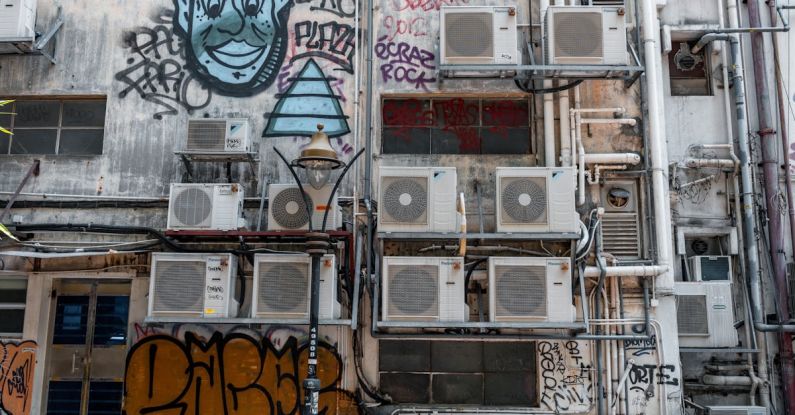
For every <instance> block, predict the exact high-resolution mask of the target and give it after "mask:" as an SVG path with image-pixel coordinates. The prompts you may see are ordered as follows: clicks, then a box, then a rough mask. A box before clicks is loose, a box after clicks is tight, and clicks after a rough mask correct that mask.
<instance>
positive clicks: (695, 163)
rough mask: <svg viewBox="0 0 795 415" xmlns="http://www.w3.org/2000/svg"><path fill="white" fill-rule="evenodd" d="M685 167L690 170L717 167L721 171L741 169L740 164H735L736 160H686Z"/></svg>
mask: <svg viewBox="0 0 795 415" xmlns="http://www.w3.org/2000/svg"><path fill="white" fill-rule="evenodd" d="M685 165H686V166H687V167H690V168H694V169H697V168H701V167H716V168H721V169H732V170H734V169H736V168H738V167H739V162H735V161H734V160H729V159H697V158H687V159H685Z"/></svg>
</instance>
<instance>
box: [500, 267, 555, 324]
mask: <svg viewBox="0 0 795 415" xmlns="http://www.w3.org/2000/svg"><path fill="white" fill-rule="evenodd" d="M494 270H495V276H496V278H495V280H494V283H495V285H496V287H491V288H492V289H495V290H497V293H496V294H497V304H496V305H497V315H498V316H501V317H505V316H517V317H524V316H527V317H546V316H547V281H546V270H547V268H546V267H544V266H504V265H503V266H500V265H498V266H496V267H495V268H494Z"/></svg>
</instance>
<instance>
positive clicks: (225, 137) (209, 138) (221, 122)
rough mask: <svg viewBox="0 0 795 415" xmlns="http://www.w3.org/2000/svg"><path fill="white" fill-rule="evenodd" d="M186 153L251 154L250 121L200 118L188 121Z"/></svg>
mask: <svg viewBox="0 0 795 415" xmlns="http://www.w3.org/2000/svg"><path fill="white" fill-rule="evenodd" d="M185 151H186V152H188V153H190V152H199V153H201V152H211V153H249V152H251V139H250V135H249V128H248V120H246V119H239V118H232V119H228V118H217V119H212V118H200V119H193V120H188V140H187V143H186V145H185Z"/></svg>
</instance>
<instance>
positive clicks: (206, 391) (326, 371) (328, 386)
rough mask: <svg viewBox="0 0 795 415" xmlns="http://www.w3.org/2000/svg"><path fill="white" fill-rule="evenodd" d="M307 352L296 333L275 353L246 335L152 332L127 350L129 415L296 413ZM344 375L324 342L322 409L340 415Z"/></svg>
mask: <svg viewBox="0 0 795 415" xmlns="http://www.w3.org/2000/svg"><path fill="white" fill-rule="evenodd" d="M308 354H309V350H308V348H307V346H306V345H302V346H299V345H298V341H297V339H295V338H294V337H291V338H290V339H289V340H288V341H287V342H286V343H285V344H284V346H283V347H282V348H281V349H279V350H276V349H275V348H274V346H273V345H272V344H271V343H270V341H269V340H268V339H263V340H261V341H258V340H256V339H254V338H252V337H250V336H247V335H244V334H229V335H227V336H225V337H224V336H222V335H221V333H215V334H214V335H213V336H212V337H211V338H210V340H209V341H207V342H204V341H202V340H200V339H198V338H197V337H196V336H195V335H193V334H192V333H187V334H186V335H185V341H184V342H182V341H179V340H177V339H174V338H173V337H171V336H167V335H153V336H148V337H145V338H144V339H142V340H141V342H139V343H138V344H136V345H135V346H133V348H132V349H131V350H130V352H129V354H128V355H127V371H126V374H125V386H124V414H126V415H133V414H135V415H138V414H162V415H166V414H168V415H171V414H196V415H199V414H225V415H231V414H234V415H248V414H251V415H254V414H257V415H262V414H272V415H289V414H298V413H300V412H301V406H302V402H303V399H304V397H303V390H302V388H301V384H302V382H303V380H304V378H305V372H306V364H307V356H308ZM341 373H342V363H341V360H340V357H339V356H338V355H337V353H336V352H335V351H334V349H333V348H332V347H331V346H329V345H326V344H321V347H320V348H319V351H318V377H319V378H320V380H321V391H320V413H321V414H324V415H334V414H336V413H337V409H338V405H339V402H338V396H339V392H340V391H339V390H338V384H339V381H340V378H341Z"/></svg>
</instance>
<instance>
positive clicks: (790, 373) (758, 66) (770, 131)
mask: <svg viewBox="0 0 795 415" xmlns="http://www.w3.org/2000/svg"><path fill="white" fill-rule="evenodd" d="M748 23H749V24H750V26H751V27H752V28H754V27H762V22H761V18H760V15H759V4H758V3H757V1H756V0H749V1H748ZM751 53H752V56H753V61H754V79H755V85H756V105H757V114H758V116H759V132H758V134H759V138H760V140H761V144H762V165H763V167H762V171H763V173H764V181H765V205H766V208H767V218H768V235H769V238H770V255H771V256H772V257H773V264H772V267H773V269H772V272H773V277H774V280H775V283H776V295H777V300H778V303H777V311H778V317H779V319H780V320H781V321H783V322H787V321H789V309H788V304H789V296H788V295H787V274H786V273H787V268H786V267H787V265H786V258H785V252H784V228H783V226H782V223H781V216H782V215H781V214H782V212H781V211H780V208H779V204H778V196H779V191H780V189H779V184H778V179H779V173H778V169H779V167H778V148H779V145H778V135H777V134H776V131H775V129H774V125H773V123H772V120H771V114H772V113H773V110H772V108H771V107H770V94H769V91H770V90H769V86H768V76H767V75H768V74H767V60H766V58H767V57H768V56H770V55H769V54H768V53H767V50H766V46H765V42H764V37H763V35H762V33H761V32H751ZM787 185H789V183H788V184H787ZM779 349H780V350H779V353H780V354H781V356H780V360H781V378H782V382H783V383H784V397H785V400H786V405H787V407H788V408H789V409H788V410H787V413H790V414H795V367H793V359H792V335H791V334H789V333H786V332H784V333H780V334H779Z"/></svg>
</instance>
